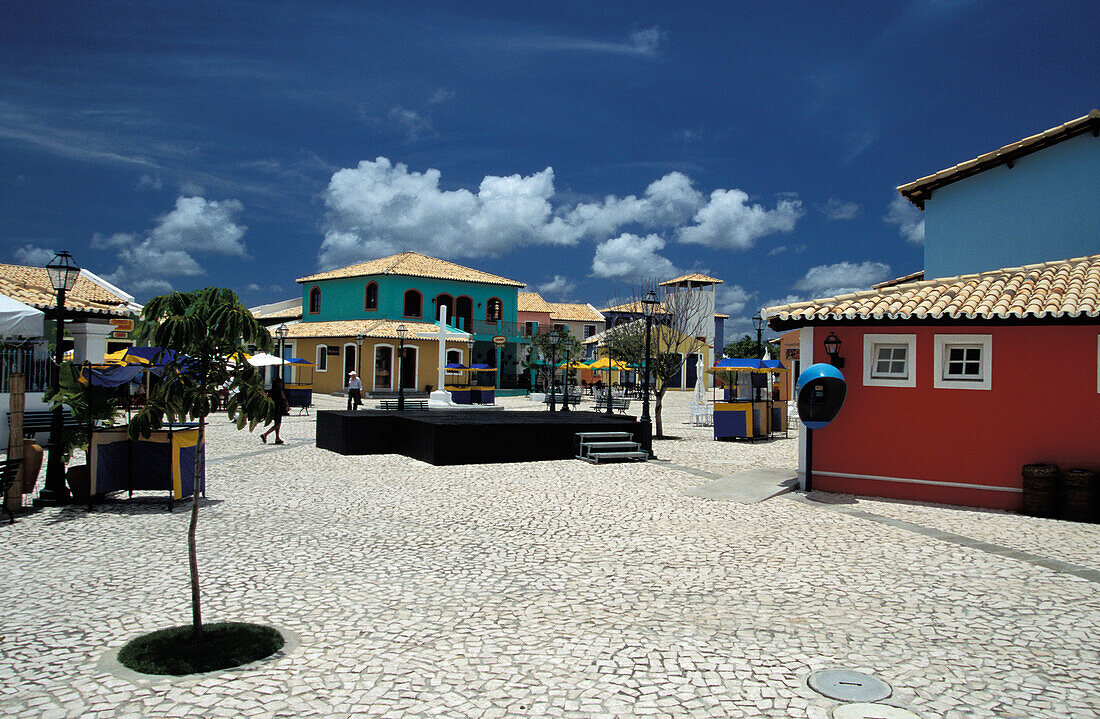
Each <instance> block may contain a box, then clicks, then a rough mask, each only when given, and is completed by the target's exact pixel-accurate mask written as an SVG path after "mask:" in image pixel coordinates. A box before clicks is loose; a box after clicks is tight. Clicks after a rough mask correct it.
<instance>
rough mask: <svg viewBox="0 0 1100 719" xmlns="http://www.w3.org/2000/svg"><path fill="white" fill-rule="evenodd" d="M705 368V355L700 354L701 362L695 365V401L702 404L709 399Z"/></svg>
mask: <svg viewBox="0 0 1100 719" xmlns="http://www.w3.org/2000/svg"><path fill="white" fill-rule="evenodd" d="M704 371H705V370H704V369H703V355H699V362H698V363H697V364H696V365H695V401H696V402H698V403H700V404H702V403H703V402H706V401H707V379H706V378H707V376H706V375H705V374H704Z"/></svg>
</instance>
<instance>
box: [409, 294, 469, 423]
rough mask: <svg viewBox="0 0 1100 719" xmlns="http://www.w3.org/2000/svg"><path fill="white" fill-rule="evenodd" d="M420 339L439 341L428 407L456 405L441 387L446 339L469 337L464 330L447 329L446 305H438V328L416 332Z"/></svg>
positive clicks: (445, 362) (445, 355)
mask: <svg viewBox="0 0 1100 719" xmlns="http://www.w3.org/2000/svg"><path fill="white" fill-rule="evenodd" d="M417 337H420V338H422V339H431V338H433V337H434V338H436V339H437V340H438V341H439V374H438V375H436V378H437V379H436V385H435V387H436V388H435V391H434V392H432V393H431V395H429V396H428V407H456V406H458V405H456V404H455V403H454V400H452V399H451V393H450V392H448V391H447V390H445V389H443V385H444V379H443V369H444V366H445V365H446V364H447V340H448V339H452V340H464V339H467V338H468V337H469V335H468V334H467V333H465V332H462V333H455V332H448V331H447V305H440V306H439V330H437V331H436V332H426V333H423V334H418V335H417Z"/></svg>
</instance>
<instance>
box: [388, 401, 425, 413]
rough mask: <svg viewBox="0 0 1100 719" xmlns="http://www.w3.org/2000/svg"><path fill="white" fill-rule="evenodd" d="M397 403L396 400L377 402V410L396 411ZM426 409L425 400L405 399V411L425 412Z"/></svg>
mask: <svg viewBox="0 0 1100 719" xmlns="http://www.w3.org/2000/svg"><path fill="white" fill-rule="evenodd" d="M398 404H399V402H398V400H396V399H383V400H379V401H378V409H391V410H395V409H397V406H398ZM426 409H428V400H426V399H407V400H405V410H406V411H409V410H426Z"/></svg>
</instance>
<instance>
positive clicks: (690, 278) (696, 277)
mask: <svg viewBox="0 0 1100 719" xmlns="http://www.w3.org/2000/svg"><path fill="white" fill-rule="evenodd" d="M681 282H702V283H704V284H712V285H720V284H722V280H720V279H718V278H717V277H707V276H706V275H700V274H699V273H697V272H696V273H694V274H690V275H681V276H679V277H677V278H675V279H671V280H665V281H664V282H659V283H658V285H659V286H660V287H665V286H667V285H678V284H680V283H681Z"/></svg>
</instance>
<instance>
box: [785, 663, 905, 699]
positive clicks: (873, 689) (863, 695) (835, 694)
mask: <svg viewBox="0 0 1100 719" xmlns="http://www.w3.org/2000/svg"><path fill="white" fill-rule="evenodd" d="M806 683H807V684H809V685H810V689H813V690H814V691H815V692H818V693H819V694H824V695H825V696H827V697H829V698H830V699H839V700H840V701H842V702H877V701H879V700H882V699H885V698H887V697H888V696H890V694H891V693H892V692H893V690H892V689H890V685H889V684H887V683H886V682H884V681H882V680H881V679H876V678H875V677H873V676H871V675H870V674H864V673H862V672H853V671H851V670H850V669H824V670H822V671H820V672H814V673H813V674H811V675H810V678H809V679H807V680H806Z"/></svg>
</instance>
